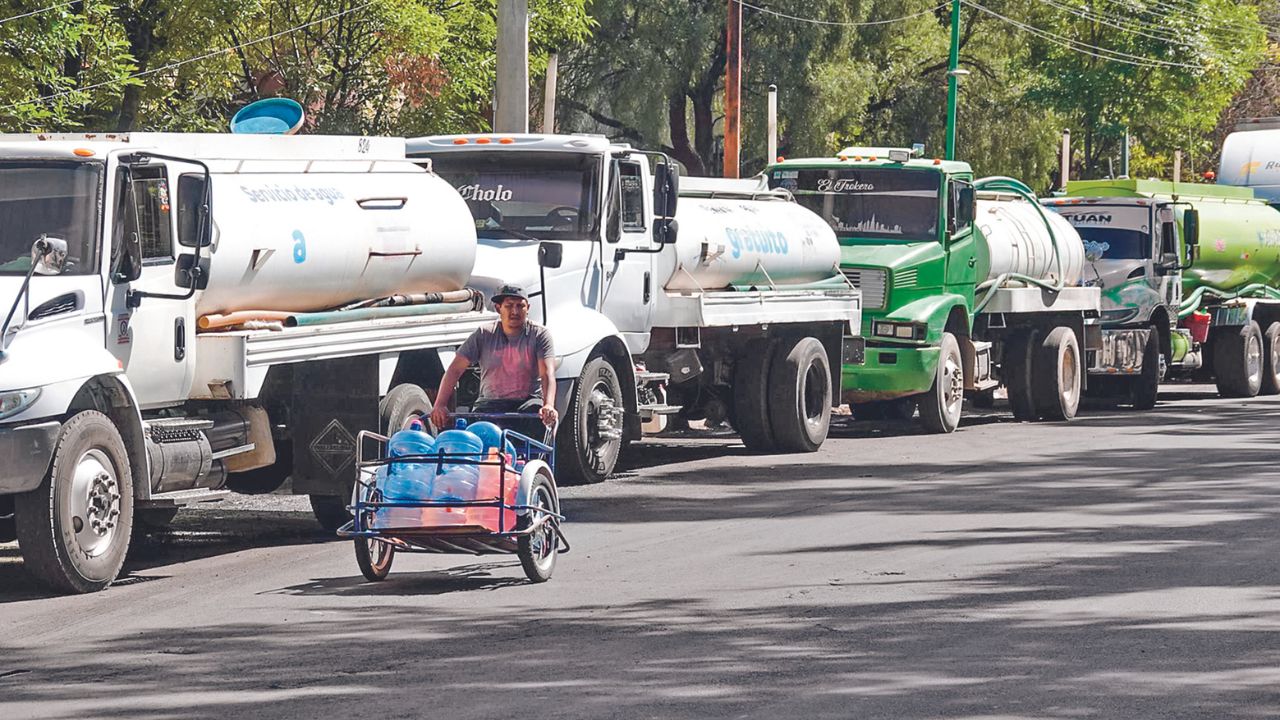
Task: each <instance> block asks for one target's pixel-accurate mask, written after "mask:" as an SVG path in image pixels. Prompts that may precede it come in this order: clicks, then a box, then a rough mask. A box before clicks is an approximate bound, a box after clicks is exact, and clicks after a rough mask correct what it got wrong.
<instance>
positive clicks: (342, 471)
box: [0, 133, 496, 592]
mask: <svg viewBox="0 0 1280 720" xmlns="http://www.w3.org/2000/svg"><path fill="white" fill-rule="evenodd" d="M0 227H3V228H4V232H3V235H0V313H4V316H2V317H3V326H2V328H0V541H8V540H12V539H13V537H14V536H15V535H16V537H17V538H18V541H19V547H20V550H21V552H22V555H23V557H24V560H25V564H26V567H27V568H28V569H29V570H30V571H31V572H32V573H34V574H35V575H36V576H38V577H39V578H40V579H41V580H43V581H44V582H46V583H48V584H49V585H51V586H53V587H55V588H59V589H62V590H67V591H72V592H87V591H93V590H97V589H101V588H103V587H105V586H106V585H108V584H109V583H110V582H111V581H112V580H113V579H114V578H115V577H116V575H117V574H118V573H119V571H120V568H121V565H122V563H123V561H124V558H125V555H126V552H127V549H128V546H129V540H130V535H131V531H132V529H133V527H134V525H135V522H142V521H144V520H147V519H151V520H156V519H163V518H164V516H171V515H172V513H173V512H175V511H176V508H177V507H179V506H180V505H182V504H185V503H190V502H193V501H200V500H205V499H210V498H214V497H218V496H219V495H222V494H226V493H227V492H228V489H229V488H231V489H239V490H244V491H257V492H264V491H269V490H271V489H274V488H276V487H278V486H280V485H281V483H282V482H283V480H284V479H285V478H286V477H287V476H291V478H292V490H293V492H294V493H300V494H308V495H310V496H311V498H312V505H313V507H314V508H315V511H316V516H317V518H318V519H320V521H321V523H322V524H324V525H326V526H327V527H331V528H332V527H336V526H337V525H339V524H341V523H342V522H343V521H344V520H345V513H346V510H345V505H346V497H347V493H348V488H349V487H350V485H349V483H350V482H351V481H352V480H353V479H354V468H353V460H352V457H353V450H354V442H355V440H354V438H355V435H356V432H357V431H359V430H361V429H370V428H376V427H379V426H381V427H384V428H385V427H386V426H388V425H391V424H398V423H399V422H400V421H401V420H402V419H403V418H404V417H405V416H407V415H408V414H410V413H413V412H425V411H426V410H428V409H429V407H430V406H429V401H428V400H427V397H426V395H425V394H424V393H423V391H422V389H421V388H422V387H423V386H428V387H434V386H435V384H436V382H438V379H439V377H440V374H441V373H442V366H441V360H440V357H439V354H438V352H437V351H438V349H441V348H453V347H456V346H457V345H458V344H460V343H461V342H462V340H463V339H465V338H466V337H467V335H468V334H469V333H471V332H472V331H473V330H474V329H475V328H476V327H478V326H480V325H481V324H483V323H485V322H491V321H493V320H495V319H496V316H495V315H493V314H492V313H489V312H486V311H483V310H481V309H480V308H481V307H482V305H481V303H480V302H479V300H480V298H479V297H478V295H477V294H475V293H473V291H470V290H467V289H465V282H466V281H467V278H468V277H469V275H470V273H471V269H472V264H473V262H474V259H475V251H476V233H475V230H474V227H473V223H472V220H471V216H470V214H469V213H468V211H467V207H466V204H465V203H464V202H463V201H462V200H461V198H459V197H458V194H457V193H456V192H455V191H454V190H453V189H452V188H451V187H450V186H449V185H448V184H447V183H445V182H443V181H442V180H441V179H440V178H438V177H436V176H435V175H432V174H431V173H429V172H426V171H424V170H423V169H422V168H420V167H418V166H417V165H415V164H413V163H410V162H406V161H405V159H404V141H403V140H401V139H392V138H358V137H297V138H293V137H268V136H236V135H172V134H145V133H139V134H132V135H65V136H47V135H42V136H0Z"/></svg>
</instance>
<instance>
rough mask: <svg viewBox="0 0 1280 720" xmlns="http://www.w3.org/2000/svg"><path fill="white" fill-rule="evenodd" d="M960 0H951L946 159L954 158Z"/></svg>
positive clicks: (958, 79) (958, 80)
mask: <svg viewBox="0 0 1280 720" xmlns="http://www.w3.org/2000/svg"><path fill="white" fill-rule="evenodd" d="M959 67H960V0H951V57H950V59H949V60H948V62H947V156H946V157H947V159H948V160H955V159H956V89H957V88H956V86H957V85H958V84H959V82H960V78H959V76H958V74H957V73H956V70H957V69H958V68H959Z"/></svg>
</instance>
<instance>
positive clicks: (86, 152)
mask: <svg viewBox="0 0 1280 720" xmlns="http://www.w3.org/2000/svg"><path fill="white" fill-rule="evenodd" d="M71 152H73V153H75V154H76V156H78V157H93V156H94V155H96V154H97V153H95V152H94V151H92V150H90V149H89V148H76V149H75V150H72V151H71Z"/></svg>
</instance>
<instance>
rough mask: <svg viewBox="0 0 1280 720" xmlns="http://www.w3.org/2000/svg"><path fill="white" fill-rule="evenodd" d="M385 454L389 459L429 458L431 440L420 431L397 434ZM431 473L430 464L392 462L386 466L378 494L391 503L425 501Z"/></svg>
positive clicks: (432, 439) (429, 493)
mask: <svg viewBox="0 0 1280 720" xmlns="http://www.w3.org/2000/svg"><path fill="white" fill-rule="evenodd" d="M387 452H388V455H390V456H391V457H392V458H399V457H406V456H409V455H431V454H433V453H434V452H435V440H434V438H432V437H431V435H430V434H428V433H425V432H422V431H420V430H401V431H400V432H398V433H396V434H395V435H392V436H391V439H390V440H389V441H388V442H387ZM434 470H435V467H434V463H432V462H431V461H429V460H424V461H422V462H393V463H391V464H390V465H389V466H388V469H387V480H386V483H385V484H384V486H383V490H382V494H383V495H384V496H385V497H386V498H387V499H388V500H392V501H396V500H422V499H426V498H429V497H431V481H432V477H433V475H434Z"/></svg>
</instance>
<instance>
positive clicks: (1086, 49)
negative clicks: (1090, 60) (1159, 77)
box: [960, 0, 1205, 70]
mask: <svg viewBox="0 0 1280 720" xmlns="http://www.w3.org/2000/svg"><path fill="white" fill-rule="evenodd" d="M960 2H962V3H964V4H965V5H968V6H969V7H971V8H973V9H974V10H977V11H979V12H982V13H986V14H987V15H990V16H991V17H994V18H996V19H997V20H1000V21H1002V22H1005V23H1007V24H1009V25H1012V26H1013V27H1016V28H1018V29H1019V30H1022V31H1023V32H1026V33H1028V34H1031V35H1035V36H1036V37H1039V38H1041V39H1043V40H1046V41H1048V42H1051V43H1053V44H1055V45H1060V46H1062V47H1065V48H1067V49H1069V50H1072V51H1074V52H1077V53H1080V54H1083V55H1089V56H1091V57H1096V58H1098V59H1100V60H1107V61H1110V62H1118V63H1123V64H1125V65H1135V66H1138V67H1165V68H1169V67H1176V68H1186V69H1188V70H1204V69H1205V67H1204V66H1203V65H1196V64H1192V63H1182V62H1172V61H1169V60H1160V59H1158V58H1152V57H1144V56H1142V55H1134V54H1132V53H1126V52H1121V51H1120V50H1111V49H1108V48H1104V47H1099V46H1097V45H1090V44H1089V43H1086V42H1081V41H1079V40H1075V39H1072V38H1069V37H1066V36H1063V35H1058V34H1057V33H1052V32H1049V31H1048V30H1044V29H1042V28H1038V27H1036V26H1034V25H1029V24H1027V23H1024V22H1022V21H1020V20H1015V19H1013V18H1011V17H1007V16H1005V15H1001V14H1000V13H998V12H996V11H994V10H992V9H990V8H988V7H986V6H984V5H980V4H978V3H977V2H974V0H960Z"/></svg>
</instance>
